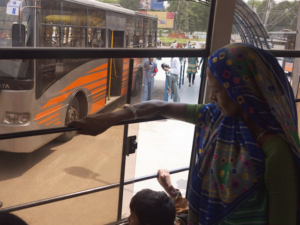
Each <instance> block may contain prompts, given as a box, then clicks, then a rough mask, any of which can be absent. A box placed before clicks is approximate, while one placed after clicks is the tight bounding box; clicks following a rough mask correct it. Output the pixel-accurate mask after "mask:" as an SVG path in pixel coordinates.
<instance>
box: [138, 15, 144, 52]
mask: <svg viewBox="0 0 300 225" xmlns="http://www.w3.org/2000/svg"><path fill="white" fill-rule="evenodd" d="M143 34H144V33H143V18H140V17H138V18H137V28H136V42H137V43H136V45H137V46H136V47H138V48H143V47H144V37H143Z"/></svg>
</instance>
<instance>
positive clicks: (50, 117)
mask: <svg viewBox="0 0 300 225" xmlns="http://www.w3.org/2000/svg"><path fill="white" fill-rule="evenodd" d="M58 115H59V113H55V114H54V115H52V116H49V117H48V118H47V119H44V120H42V121H40V122H39V124H43V123H45V122H47V121H49V120H51V119H53V118H54V117H58Z"/></svg>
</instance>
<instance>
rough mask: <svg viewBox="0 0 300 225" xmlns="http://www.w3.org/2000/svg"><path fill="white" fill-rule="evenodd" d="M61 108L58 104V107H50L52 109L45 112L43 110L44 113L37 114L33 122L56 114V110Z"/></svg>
mask: <svg viewBox="0 0 300 225" xmlns="http://www.w3.org/2000/svg"><path fill="white" fill-rule="evenodd" d="M61 106H62V104H60V105H58V106H54V107H52V108H50V109H47V110H45V111H44V112H41V113H38V114H37V115H36V116H35V120H39V119H41V118H43V117H45V116H48V115H49V114H51V113H55V112H57V111H58V110H60V108H61Z"/></svg>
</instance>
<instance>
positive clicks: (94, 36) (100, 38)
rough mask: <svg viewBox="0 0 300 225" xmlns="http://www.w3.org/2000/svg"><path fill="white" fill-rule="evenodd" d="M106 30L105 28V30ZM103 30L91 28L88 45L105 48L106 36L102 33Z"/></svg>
mask: <svg viewBox="0 0 300 225" xmlns="http://www.w3.org/2000/svg"><path fill="white" fill-rule="evenodd" d="M104 32H105V30H104ZM102 33H103V32H102V30H100V29H94V28H89V31H88V40H89V42H88V47H92V48H104V47H105V42H104V40H105V37H104V35H102Z"/></svg>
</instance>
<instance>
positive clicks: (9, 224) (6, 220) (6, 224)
mask: <svg viewBox="0 0 300 225" xmlns="http://www.w3.org/2000/svg"><path fill="white" fill-rule="evenodd" d="M0 225H27V223H25V222H24V220H22V219H20V218H19V217H17V216H16V215H14V214H11V213H7V212H2V213H0Z"/></svg>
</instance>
